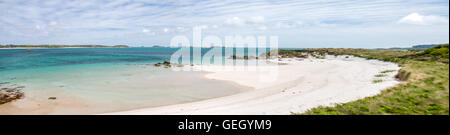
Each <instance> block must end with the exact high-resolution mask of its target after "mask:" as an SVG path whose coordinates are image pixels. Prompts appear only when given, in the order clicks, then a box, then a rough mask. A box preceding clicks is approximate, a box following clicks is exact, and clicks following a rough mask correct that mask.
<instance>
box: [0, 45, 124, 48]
mask: <svg viewBox="0 0 450 135" xmlns="http://www.w3.org/2000/svg"><path fill="white" fill-rule="evenodd" d="M128 47H129V46H128V45H113V46H107V45H0V48H128Z"/></svg>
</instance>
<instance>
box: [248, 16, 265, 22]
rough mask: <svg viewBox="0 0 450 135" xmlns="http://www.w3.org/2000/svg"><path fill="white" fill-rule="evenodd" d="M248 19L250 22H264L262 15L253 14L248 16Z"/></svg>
mask: <svg viewBox="0 0 450 135" xmlns="http://www.w3.org/2000/svg"><path fill="white" fill-rule="evenodd" d="M250 21H251V22H252V23H263V22H264V16H253V17H251V18H250Z"/></svg>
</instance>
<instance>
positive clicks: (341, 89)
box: [105, 56, 400, 115]
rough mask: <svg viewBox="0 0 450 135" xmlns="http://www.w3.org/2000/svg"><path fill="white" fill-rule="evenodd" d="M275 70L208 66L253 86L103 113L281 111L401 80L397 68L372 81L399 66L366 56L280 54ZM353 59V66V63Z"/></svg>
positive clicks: (373, 91)
mask: <svg viewBox="0 0 450 135" xmlns="http://www.w3.org/2000/svg"><path fill="white" fill-rule="evenodd" d="M280 62H281V63H286V64H287V65H280V66H279V68H280V69H279V70H278V72H279V76H278V79H276V80H275V81H273V82H269V83H267V82H260V81H255V80H256V78H257V77H258V75H260V73H257V72H248V71H223V70H218V68H216V67H214V66H212V67H211V68H207V69H206V70H207V72H208V74H206V75H205V76H204V77H205V78H208V79H214V80H223V81H232V82H235V83H237V84H240V85H242V86H246V87H252V88H254V90H250V91H245V92H240V93H237V94H233V95H229V96H225V97H218V98H212V99H206V100H201V101H195V102H189V103H182V104H175V105H168V106H161V107H150V108H142V109H135V110H129V111H119V112H111V113H105V114H107V115H108V114H119V115H130V114H131V115H141V114H142V115H145V114H169V115H170V114H188V115H191V114H194V115H196V114H206V115H214V114H228V115H229V114H231V115H245V114H247V115H264V114H269V115H272V114H274V115H285V114H291V113H301V112H304V111H306V110H308V109H310V108H313V107H317V106H332V105H334V104H336V103H345V102H350V101H354V100H358V99H362V98H364V97H369V96H374V95H377V94H379V93H380V92H381V91H382V90H384V89H386V88H389V87H392V86H395V85H396V84H398V83H400V82H398V81H396V80H395V79H394V75H395V74H396V72H391V73H388V74H387V75H386V76H385V77H383V78H382V79H383V80H384V81H382V82H379V83H373V80H374V79H377V78H376V77H374V76H375V75H376V74H379V72H381V71H384V70H396V71H397V70H398V69H400V67H398V65H397V64H395V63H390V62H382V61H378V60H366V59H363V58H358V57H353V56H350V57H349V58H346V57H345V56H338V57H334V56H327V58H326V59H314V58H307V59H302V60H298V59H293V58H283V60H282V61H280ZM355 65H357V66H355Z"/></svg>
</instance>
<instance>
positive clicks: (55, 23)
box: [49, 21, 58, 25]
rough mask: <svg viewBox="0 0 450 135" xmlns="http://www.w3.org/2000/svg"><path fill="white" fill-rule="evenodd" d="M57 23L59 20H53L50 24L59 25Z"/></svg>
mask: <svg viewBox="0 0 450 135" xmlns="http://www.w3.org/2000/svg"><path fill="white" fill-rule="evenodd" d="M57 24H58V22H55V21H51V22H50V24H49V25H57Z"/></svg>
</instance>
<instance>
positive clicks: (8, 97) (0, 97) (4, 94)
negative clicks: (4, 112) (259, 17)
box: [0, 88, 24, 104]
mask: <svg viewBox="0 0 450 135" xmlns="http://www.w3.org/2000/svg"><path fill="white" fill-rule="evenodd" d="M20 89H21V88H2V89H1V90H0V104H4V103H8V102H11V101H13V100H16V99H20V98H22V97H23V96H24V93H23V92H22V91H21V90H20Z"/></svg>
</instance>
